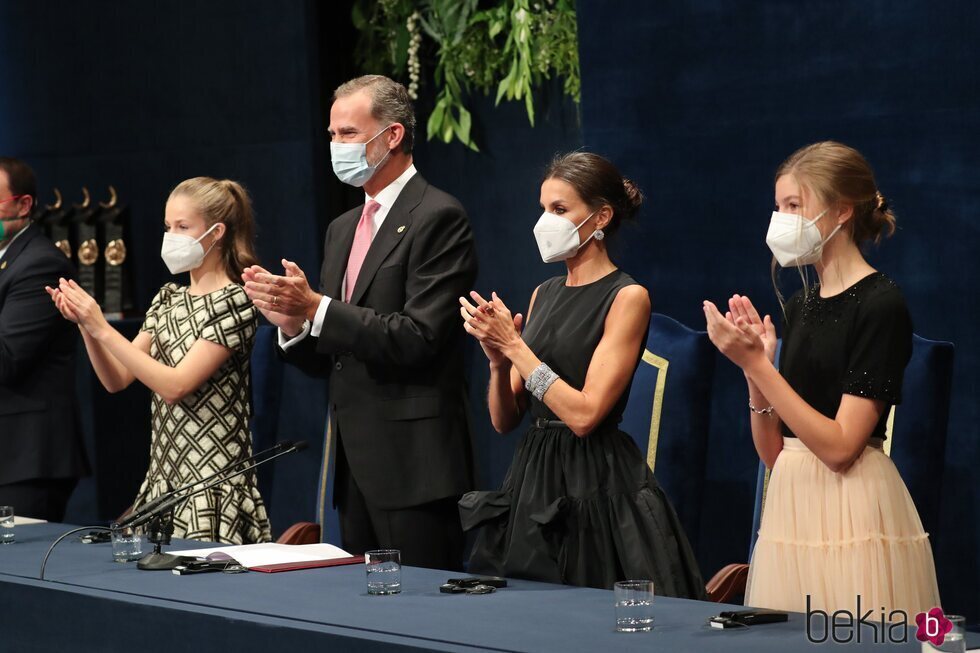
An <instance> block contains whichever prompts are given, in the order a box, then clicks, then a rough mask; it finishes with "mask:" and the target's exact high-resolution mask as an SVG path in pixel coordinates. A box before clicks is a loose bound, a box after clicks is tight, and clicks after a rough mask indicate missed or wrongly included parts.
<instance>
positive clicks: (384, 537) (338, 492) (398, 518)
mask: <svg viewBox="0 0 980 653" xmlns="http://www.w3.org/2000/svg"><path fill="white" fill-rule="evenodd" d="M335 469H336V474H337V476H336V485H335V486H334V497H335V500H336V504H337V510H338V512H339V513H340V539H341V543H342V545H343V548H344V549H345V550H346V551H348V552H350V553H351V554H352V555H361V554H362V553H364V552H365V551H371V550H372V549H398V550H399V551H401V559H402V564H403V565H410V566H413V567H427V568H429V569H447V570H449V571H462V569H463V546H464V543H465V539H464V536H463V529H462V526H460V522H459V510H458V508H457V507H456V502H457V500H458V497H449V498H446V499H440V500H438V501H432V502H430V503H425V504H422V505H420V506H411V507H409V508H399V509H396V510H383V509H381V508H378V507H377V506H372V505H371V504H370V502H369V501H368V500H367V498H366V497H365V496H364V494H363V493H362V492H361V490H360V488H359V487H358V486H357V481H356V480H355V479H354V475H353V474H352V473H351V469H350V466H349V465H348V464H347V457H346V455H345V454H344V447H343V444H341V441H340V439H339V438H338V442H337V458H336V464H335Z"/></svg>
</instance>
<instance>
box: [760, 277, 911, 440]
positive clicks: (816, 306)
mask: <svg viewBox="0 0 980 653" xmlns="http://www.w3.org/2000/svg"><path fill="white" fill-rule="evenodd" d="M911 356H912V318H911V316H910V315H909V311H908V307H907V306H906V304H905V297H904V295H902V291H901V290H900V289H899V288H898V286H897V285H896V284H895V282H894V281H892V280H891V279H889V278H888V277H886V276H885V275H884V274H882V273H880V272H874V273H872V274H870V275H868V276H866V277H864V278H863V279H861V280H860V281H858V282H857V283H855V284H854V285H852V286H851V287H849V288H848V289H847V290H845V291H843V292H842V293H839V294H837V295H834V296H832V297H821V296H820V286H819V284H815V285H814V286H813V287H812V288H810V289H809V291H808V292H807V293H806V298H805V299H804V293H803V291H802V290H801V291H799V292H797V293H796V294H795V295H793V297H792V298H791V299H790V300H789V301H788V302H787V303H786V317H785V320H784V323H783V344H782V349H781V351H780V355H779V370H780V373H781V374H782V375H783V377H784V378H785V379H786V380H787V381H788V382H789V384H790V385H791V386H792V387H793V389H794V390H796V392H797V393H798V394H799V395H800V396H801V397H802V398H803V400H804V401H806V402H807V403H808V404H810V406H812V407H813V408H814V409H816V410H818V411H819V412H820V413H821V414H823V415H826V416H827V417H830V418H831V419H833V418H834V417H835V416H836V414H837V409H838V408H839V407H840V402H841V396H842V395H845V394H849V395H856V396H859V397H867V398H869V399H880V400H882V401H884V402H885V403H886V404H887V405H886V409H885V411H884V412H883V413H882V415H881V419H880V420H878V424H877V425H876V426H875V429H874V431H873V432H872V433H871V437H876V438H884V437H885V424H886V422H887V421H888V406H890V405H892V404H899V403H901V402H902V377H903V376H904V373H905V366H906V365H908V362H909V359H910V358H911ZM783 435H785V436H788V437H795V435H794V434H793V432H792V431H790V430H789V428H788V427H787V426H786V425H785V424H783Z"/></svg>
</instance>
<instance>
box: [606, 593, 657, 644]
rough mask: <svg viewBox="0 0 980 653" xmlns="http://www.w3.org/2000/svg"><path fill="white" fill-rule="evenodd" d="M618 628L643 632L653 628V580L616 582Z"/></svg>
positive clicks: (621, 630)
mask: <svg viewBox="0 0 980 653" xmlns="http://www.w3.org/2000/svg"><path fill="white" fill-rule="evenodd" d="M614 592H615V594H616V630H618V631H619V632H621V633H642V632H647V631H649V630H650V629H651V628H653V581H652V580H622V581H619V582H618V583H616V586H615V588H614Z"/></svg>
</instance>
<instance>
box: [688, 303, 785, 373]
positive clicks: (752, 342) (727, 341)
mask: <svg viewBox="0 0 980 653" xmlns="http://www.w3.org/2000/svg"><path fill="white" fill-rule="evenodd" d="M728 309H729V310H728V311H726V312H725V315H722V314H721V312H720V311H719V310H718V308H717V307H716V306H715V305H714V304H713V303H712V302H709V301H705V302H704V316H705V320H706V322H707V325H708V337H709V338H711V342H712V343H713V344H714V345H715V347H717V348H718V351H720V352H721V353H723V354H724V355H725V356H726V357H728V359H729V360H731V361H732V362H733V363H735V364H736V365H738V366H739V367H740V368H742V370H743V371H747V370H748V368H749V367H751V366H752V365H753V364H755V363H757V362H759V361H760V360H763V359H762V357H763V356H764V357H765V359H768V360H769V362H770V363H773V362H775V360H776V342H777V340H776V327H775V326H774V325H773V323H772V319H771V318H770V317H769V316H768V315H766V316H765V318H760V317H759V312H758V311H757V310H756V309H755V306H753V305H752V302H751V301H750V300H749V298H748V297H743V296H741V295H732V297H731V299H729V300H728Z"/></svg>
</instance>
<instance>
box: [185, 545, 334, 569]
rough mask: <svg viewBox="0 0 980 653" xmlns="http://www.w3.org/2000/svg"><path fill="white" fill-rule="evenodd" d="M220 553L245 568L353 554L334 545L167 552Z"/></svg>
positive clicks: (217, 548)
mask: <svg viewBox="0 0 980 653" xmlns="http://www.w3.org/2000/svg"><path fill="white" fill-rule="evenodd" d="M217 551H220V552H221V553H225V554H227V555H229V556H231V557H232V558H234V559H235V560H237V561H238V562H239V563H240V564H241V565H243V566H245V567H262V566H264V565H276V564H281V563H285V562H310V561H312V560H334V559H336V558H349V557H350V555H351V554H349V553H347V552H346V551H344V550H343V549H341V548H340V547H336V546H334V545H332V544H275V543H268V544H242V545H239V546H218V547H214V548H210V549H188V550H186V551H167V553H172V554H174V555H182V556H197V557H202V558H203V557H207V556H208V555H210V554H212V553H215V552H217Z"/></svg>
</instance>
